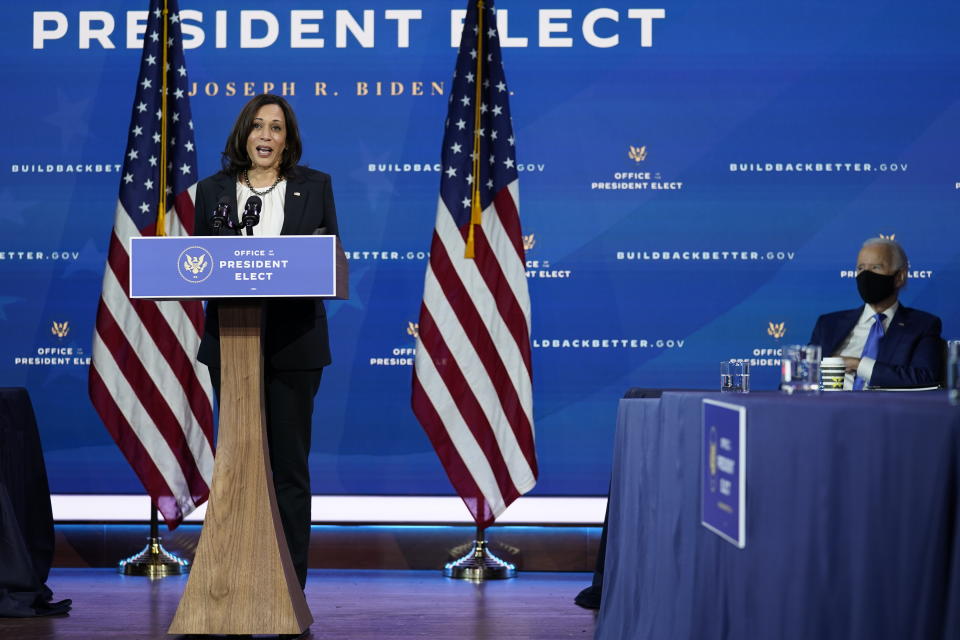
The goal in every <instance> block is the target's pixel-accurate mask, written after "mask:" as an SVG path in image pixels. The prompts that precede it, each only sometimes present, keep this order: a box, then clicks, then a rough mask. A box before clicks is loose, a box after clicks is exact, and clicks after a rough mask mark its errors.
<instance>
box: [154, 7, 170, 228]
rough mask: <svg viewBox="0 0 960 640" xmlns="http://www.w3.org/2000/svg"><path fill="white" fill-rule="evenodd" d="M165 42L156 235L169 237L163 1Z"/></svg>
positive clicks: (161, 87)
mask: <svg viewBox="0 0 960 640" xmlns="http://www.w3.org/2000/svg"><path fill="white" fill-rule="evenodd" d="M162 19H163V42H162V43H161V44H160V51H161V52H162V54H161V61H160V64H162V65H163V66H162V67H160V205H159V206H158V207H157V225H156V231H155V233H154V235H158V236H165V235H167V92H168V91H167V90H168V87H167V75H168V74H167V64H168V62H167V60H168V55H167V49H168V47H169V38H170V36H169V30H168V22H169V20H168V16H167V0H163V18H162Z"/></svg>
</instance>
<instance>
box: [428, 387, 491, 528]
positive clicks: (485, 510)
mask: <svg viewBox="0 0 960 640" xmlns="http://www.w3.org/2000/svg"><path fill="white" fill-rule="evenodd" d="M412 404H413V412H414V414H416V416H417V419H418V420H419V421H420V424H421V425H422V426H423V430H424V431H425V432H426V433H427V437H428V438H429V439H430V443H431V444H433V448H434V450H435V451H436V452H437V457H438V458H439V459H440V463H441V464H442V465H443V469H444V471H446V472H447V477H448V478H449V479H450V484H452V485H453V488H454V489H455V490H456V492H457V495H459V496H460V498H462V499H463V502H464V504H466V505H467V509H469V511H470V513H471V515H473V519H474V520H475V521H476V523H477V524H478V525H479V526H481V527H484V528H486V527H488V526H490V525H491V524H493V521H494V515H493V512H492V511H491V510H490V505H488V504H487V501H486V499H485V498H484V497H483V492H482V491H480V487H478V486H477V483H476V482H474V480H473V476H472V475H471V474H470V469H468V468H467V465H466V464H465V463H464V462H463V458H461V457H460V454H459V453H457V448H456V447H455V446H454V444H453V441H452V440H451V439H450V434H449V433H448V432H447V429H446V426H445V425H444V424H443V420H442V419H441V418H440V416H439V414H437V410H436V409H435V408H434V406H433V404H432V403H431V402H430V397H429V396H428V395H427V392H426V391H425V390H424V388H423V387H422V386H421V385H420V381H419V380H418V379H417V377H416V376H414V377H413V396H412Z"/></svg>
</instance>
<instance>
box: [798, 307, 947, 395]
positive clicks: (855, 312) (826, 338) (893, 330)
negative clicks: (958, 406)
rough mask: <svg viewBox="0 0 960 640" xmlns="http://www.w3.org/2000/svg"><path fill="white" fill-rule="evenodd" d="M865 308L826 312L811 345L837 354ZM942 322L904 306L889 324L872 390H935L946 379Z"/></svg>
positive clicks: (871, 383) (821, 318)
mask: <svg viewBox="0 0 960 640" xmlns="http://www.w3.org/2000/svg"><path fill="white" fill-rule="evenodd" d="M862 313H863V307H857V308H856V309H850V310H849V311H835V312H834V313H827V314H824V315H822V316H820V317H819V318H818V319H817V324H816V326H815V327H814V328H813V335H812V336H811V337H810V344H818V345H820V348H821V350H822V352H823V356H824V357H827V356H831V355H833V354H835V353H836V352H837V350H838V349H839V348H840V345H841V344H843V341H844V340H845V339H846V338H847V336H848V335H850V332H851V331H853V327H854V326H855V325H856V324H857V320H859V319H860V315H861V314H862ZM941 327H942V323H941V322H940V318H938V317H937V316H935V315H931V314H929V313H926V312H925V311H918V310H917V309H910V308H909V307H905V306H903V305H902V304H901V305H900V308H899V309H897V312H896V313H895V314H894V315H893V319H892V320H891V321H890V326H889V327H887V330H886V332H885V333H884V335H883V338H881V339H880V349H879V351H878V352H877V361H876V364H875V365H874V367H873V375H872V376H871V377H870V386H871V387H888V388H905V387H932V386H934V385H937V384H940V382H942V378H943V340H942V338H941V337H940V330H941Z"/></svg>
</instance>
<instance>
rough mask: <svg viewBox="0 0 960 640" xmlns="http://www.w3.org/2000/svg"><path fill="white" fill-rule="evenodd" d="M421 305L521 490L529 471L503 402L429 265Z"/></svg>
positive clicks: (530, 475) (530, 477) (530, 474)
mask: <svg viewBox="0 0 960 640" xmlns="http://www.w3.org/2000/svg"><path fill="white" fill-rule="evenodd" d="M423 304H424V305H425V306H426V307H427V311H429V312H430V315H431V316H433V319H434V324H436V326H437V331H438V332H439V333H440V337H441V338H442V339H443V342H444V343H445V344H446V345H447V348H448V349H449V350H450V354H451V355H452V356H453V359H454V360H455V361H456V362H457V365H458V366H459V367H460V370H461V371H462V372H463V377H464V378H466V381H467V386H468V387H469V388H470V391H471V392H472V393H473V395H474V397H476V399H477V402H478V404H479V405H480V408H481V410H482V411H483V414H484V416H486V418H487V421H488V422H489V423H490V428H491V429H492V430H493V435H494V438H496V440H497V447H498V448H499V449H500V455H501V456H502V457H503V461H504V463H505V464H506V466H507V471H508V472H509V474H510V480H511V481H512V482H513V486H515V487H516V488H517V490H518V491H520V493H523V492H524V487H526V489H527V490H529V489H530V488H531V487H533V484H534V483H535V480H534V478H533V471H532V470H531V469H530V465H529V464H528V463H527V459H526V457H524V455H523V450H522V449H521V448H520V443H518V442H517V436H516V434H515V433H514V431H513V426H512V425H511V423H510V419H509V418H508V417H507V415H506V414H505V413H504V411H503V405H502V404H501V403H500V399H499V397H498V395H497V390H496V388H495V387H494V386H493V382H491V380H490V376H489V374H488V373H487V370H486V368H485V367H484V366H483V363H482V362H481V360H480V356H479V355H478V354H477V351H476V349H475V348H474V346H473V343H472V342H470V339H469V338H468V337H467V334H466V332H465V331H464V329H463V325H462V324H460V319H459V318H458V317H457V314H456V312H455V311H454V310H453V307H451V306H450V303H449V301H448V300H447V297H446V296H445V295H443V291H442V290H441V288H440V283H439V282H437V279H436V274H434V272H433V267H432V266H428V267H427V278H426V282H425V284H424V287H423ZM511 340H512V338H511ZM434 406H436V405H434ZM484 464H489V463H488V462H487V461H486V459H484Z"/></svg>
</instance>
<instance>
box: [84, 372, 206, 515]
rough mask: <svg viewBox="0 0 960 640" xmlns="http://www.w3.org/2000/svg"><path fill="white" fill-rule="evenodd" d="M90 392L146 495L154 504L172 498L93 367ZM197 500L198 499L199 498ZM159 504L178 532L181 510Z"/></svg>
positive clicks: (166, 503) (94, 404)
mask: <svg viewBox="0 0 960 640" xmlns="http://www.w3.org/2000/svg"><path fill="white" fill-rule="evenodd" d="M88 389H89V392H90V399H91V401H92V402H93V406H94V407H95V408H96V409H97V413H98V414H99V415H100V419H101V420H102V421H103V424H104V425H106V427H107V431H108V432H109V433H110V435H111V436H113V439H114V441H115V442H116V443H117V446H118V447H120V451H121V452H122V453H123V455H124V457H125V458H126V459H127V461H128V462H129V463H130V466H132V467H133V471H134V473H136V474H137V477H138V478H140V482H141V483H142V484H143V487H144V488H145V489H146V490H147V493H149V494H150V496H151V497H154V499H155V500H156V497H157V496H173V492H172V491H171V490H170V487H169V485H167V482H166V480H164V479H163V476H162V475H160V471H159V469H157V465H155V464H154V463H153V459H152V458H151V457H150V454H149V453H148V452H147V450H146V448H144V446H143V443H141V442H140V440H139V438H137V436H136V434H135V433H134V431H133V429H132V428H131V427H130V423H129V422H127V419H126V418H125V417H124V416H123V412H121V411H120V408H119V407H117V404H116V402H114V400H113V396H111V395H110V391H109V390H108V389H107V387H106V385H105V384H104V382H103V379H102V378H101V377H100V374H99V373H98V372H97V370H96V369H94V368H93V367H90V377H89V378H88ZM197 498H199V496H198V497H197ZM156 501H157V504H158V506H157V509H158V510H159V511H160V514H161V515H162V516H163V519H164V521H165V522H166V523H167V527H169V528H170V530H171V531H172V530H174V529H176V528H177V525H179V524H180V521H181V520H182V519H183V513H182V512H181V511H180V509H179V508H177V509H176V510H175V511H172V510H171V509H170V507H169V505H170V502H169V501H161V500H156Z"/></svg>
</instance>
